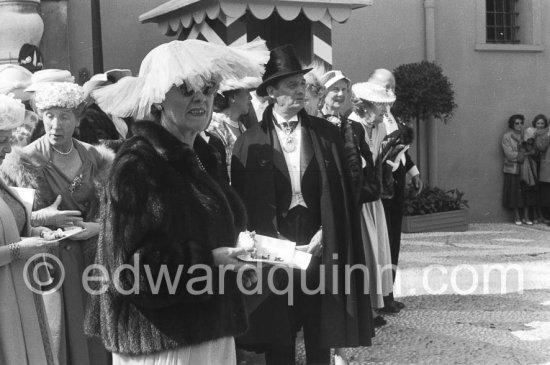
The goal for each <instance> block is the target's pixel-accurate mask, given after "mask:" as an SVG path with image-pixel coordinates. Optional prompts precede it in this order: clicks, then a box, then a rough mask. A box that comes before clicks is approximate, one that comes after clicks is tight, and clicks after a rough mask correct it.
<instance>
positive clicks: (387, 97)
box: [351, 81, 395, 103]
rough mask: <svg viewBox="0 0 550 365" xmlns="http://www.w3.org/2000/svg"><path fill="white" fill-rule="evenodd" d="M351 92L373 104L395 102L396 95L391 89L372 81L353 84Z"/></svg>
mask: <svg viewBox="0 0 550 365" xmlns="http://www.w3.org/2000/svg"><path fill="white" fill-rule="evenodd" d="M351 91H352V92H353V94H354V95H355V96H356V97H358V98H361V99H363V100H367V101H370V102H372V103H393V102H395V94H394V92H393V91H392V90H391V89H389V88H386V87H383V86H381V85H379V84H377V83H374V82H371V81H367V82H359V83H357V84H353V85H352V86H351Z"/></svg>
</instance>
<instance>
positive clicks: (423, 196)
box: [403, 186, 469, 215]
mask: <svg viewBox="0 0 550 365" xmlns="http://www.w3.org/2000/svg"><path fill="white" fill-rule="evenodd" d="M414 194H415V192H414V189H407V191H406V193H405V205H404V207H403V214H404V215H424V214H431V213H441V212H448V211H451V210H459V209H466V208H469V206H468V201H467V200H465V199H464V193H463V192H461V191H459V190H458V189H453V190H447V191H445V190H443V189H440V188H437V187H433V188H432V187H429V186H424V189H422V192H420V194H418V195H417V196H415V195H414Z"/></svg>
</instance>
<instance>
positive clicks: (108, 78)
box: [82, 68, 132, 95]
mask: <svg viewBox="0 0 550 365" xmlns="http://www.w3.org/2000/svg"><path fill="white" fill-rule="evenodd" d="M126 76H132V71H131V70H128V69H119V68H115V69H113V70H109V71H106V72H104V73H102V74H95V75H94V76H92V77H91V78H90V79H89V80H88V81H86V82H85V83H84V85H82V87H83V88H84V92H85V93H86V95H89V94H90V93H91V92H92V91H94V90H95V89H97V88H99V87H102V86H105V85H107V84H109V83H113V84H114V83H116V82H117V81H118V80H120V79H122V78H123V77H126Z"/></svg>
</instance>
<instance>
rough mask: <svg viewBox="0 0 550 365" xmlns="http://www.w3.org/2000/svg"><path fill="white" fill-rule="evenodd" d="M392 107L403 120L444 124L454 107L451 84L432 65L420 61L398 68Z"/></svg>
mask: <svg viewBox="0 0 550 365" xmlns="http://www.w3.org/2000/svg"><path fill="white" fill-rule="evenodd" d="M393 74H394V76H395V83H396V87H395V93H396V95H397V100H396V102H395V105H394V106H393V111H394V112H395V114H396V115H398V116H400V117H401V118H403V119H404V120H405V121H412V120H417V121H420V120H422V119H427V118H429V117H431V116H433V117H434V118H436V119H441V120H443V121H444V122H446V121H447V119H449V118H450V117H451V116H452V115H453V111H454V109H455V108H456V104H455V102H454V91H453V85H452V84H451V82H450V81H449V79H448V78H447V76H445V75H443V70H442V69H441V67H439V65H437V64H436V63H434V62H428V61H422V62H419V63H408V64H405V65H401V66H399V67H397V68H396V69H395V70H394V71H393Z"/></svg>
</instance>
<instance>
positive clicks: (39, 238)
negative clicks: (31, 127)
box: [0, 94, 58, 365]
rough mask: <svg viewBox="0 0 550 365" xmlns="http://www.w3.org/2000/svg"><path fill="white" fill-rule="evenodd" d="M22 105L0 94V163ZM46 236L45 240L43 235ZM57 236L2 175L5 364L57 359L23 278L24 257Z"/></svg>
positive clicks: (1, 355)
mask: <svg viewBox="0 0 550 365" xmlns="http://www.w3.org/2000/svg"><path fill="white" fill-rule="evenodd" d="M24 120H25V106H24V105H23V104H22V103H21V102H20V101H19V100H17V99H14V98H13V97H12V96H11V95H10V96H8V95H1V94H0V164H2V163H3V161H4V159H5V157H6V155H7V154H9V153H10V151H11V145H10V143H11V139H12V131H13V130H14V129H15V128H17V127H19V126H20V125H21V124H23V122H24ZM46 238H47V239H48V240H50V241H48V240H46ZM55 238H56V236H55V234H53V232H52V231H51V230H49V229H48V228H44V227H31V224H30V211H29V210H27V207H26V206H25V203H24V202H23V201H22V200H21V199H20V198H19V196H18V194H16V193H15V191H14V190H12V189H10V188H8V187H7V185H6V184H5V183H4V182H3V181H2V180H0V308H1V310H0V359H1V361H2V363H3V364H22V365H32V364H46V365H52V364H57V363H58V362H57V360H56V359H55V358H54V355H53V353H52V352H51V350H52V343H51V338H50V333H49V330H48V327H47V318H46V314H45V311H44V305H43V303H42V300H40V297H39V296H38V295H36V294H34V293H33V292H32V291H31V290H29V287H28V286H27V285H26V283H25V280H24V277H23V276H24V267H25V266H26V264H25V263H26V260H27V259H28V258H30V257H32V256H34V255H36V254H39V253H46V252H48V250H49V249H51V248H52V247H53V246H55V244H56V243H55V242H53V241H51V240H52V239H55Z"/></svg>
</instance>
